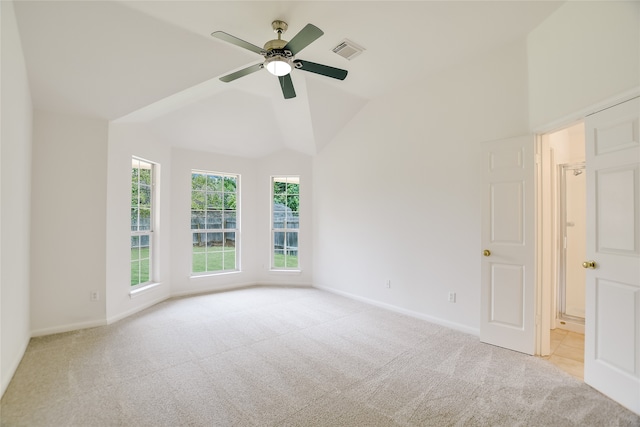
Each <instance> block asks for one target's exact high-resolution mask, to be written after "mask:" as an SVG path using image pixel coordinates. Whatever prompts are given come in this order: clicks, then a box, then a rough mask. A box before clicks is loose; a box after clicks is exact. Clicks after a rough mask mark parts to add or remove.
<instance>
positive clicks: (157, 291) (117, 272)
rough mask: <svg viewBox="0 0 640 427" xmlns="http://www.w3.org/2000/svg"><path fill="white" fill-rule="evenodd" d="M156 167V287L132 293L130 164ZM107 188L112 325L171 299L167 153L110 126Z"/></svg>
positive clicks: (136, 131)
mask: <svg viewBox="0 0 640 427" xmlns="http://www.w3.org/2000/svg"><path fill="white" fill-rule="evenodd" d="M132 156H136V157H140V158H143V159H145V160H149V161H151V162H153V163H155V164H156V165H157V166H156V170H155V174H156V189H157V192H156V195H157V200H156V204H155V208H156V223H155V230H154V237H153V240H154V249H156V250H157V253H156V258H155V259H156V262H155V265H154V268H153V270H154V271H153V276H154V282H155V283H156V284H157V286H154V287H152V288H149V289H148V290H145V291H141V292H139V293H136V294H133V295H132V294H130V292H131V279H130V269H131V264H130V262H131V259H130V258H131V255H130V254H131V252H130V247H131V240H130V238H131V233H130V230H131V217H130V213H129V211H130V209H131V158H132ZM108 159H109V160H108V168H107V174H108V182H107V207H106V208H107V218H106V220H107V223H106V227H107V236H106V239H107V249H106V251H107V253H106V290H107V295H106V301H107V307H106V309H107V320H108V321H109V322H113V321H115V320H118V319H121V318H123V317H126V316H127V315H130V314H132V313H135V312H137V311H139V310H142V309H144V308H146V307H149V306H151V305H153V304H155V303H157V302H159V301H162V300H164V299H166V298H168V297H169V294H170V286H171V258H170V255H171V253H170V248H171V227H172V223H171V192H170V189H171V149H170V148H169V147H168V146H166V145H165V144H163V143H161V142H160V141H158V140H157V139H156V138H154V137H153V136H151V135H150V134H149V133H148V132H147V131H146V130H145V129H144V128H142V127H140V126H136V125H130V124H129V125H127V124H117V123H111V124H110V125H109V148H108Z"/></svg>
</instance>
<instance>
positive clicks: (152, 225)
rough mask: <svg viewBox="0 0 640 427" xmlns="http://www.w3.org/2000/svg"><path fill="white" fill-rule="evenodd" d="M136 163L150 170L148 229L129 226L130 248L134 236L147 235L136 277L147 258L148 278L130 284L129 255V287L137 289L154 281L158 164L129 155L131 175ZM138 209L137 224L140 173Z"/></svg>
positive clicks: (131, 260)
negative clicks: (145, 254) (144, 249)
mask: <svg viewBox="0 0 640 427" xmlns="http://www.w3.org/2000/svg"><path fill="white" fill-rule="evenodd" d="M136 162H137V164H138V169H139V170H140V169H141V168H140V163H145V164H148V165H149V166H150V171H151V177H150V193H149V197H150V199H151V200H150V203H149V229H148V230H136V231H133V230H131V226H130V238H129V246H130V248H131V249H132V248H133V247H132V243H133V239H134V238H135V237H137V238H138V239H139V240H141V239H142V238H143V237H144V236H147V238H148V242H149V243H148V247H149V253H148V256H147V258H140V257H139V258H138V264H139V266H138V278H140V275H141V270H142V260H143V259H148V261H149V267H148V280H146V281H144V282H138V283H136V284H131V278H132V272H133V271H132V270H133V262H134V261H135V260H133V259H132V257H131V255H130V257H129V289H130V290H132V291H133V290H137V289H140V288H143V287H146V286H148V285H150V284H153V283H155V279H156V278H155V264H156V263H155V253H156V250H155V240H156V239H155V229H156V222H157V219H156V211H157V209H156V208H157V205H156V203H157V199H158V197H157V188H156V187H157V186H156V182H157V170H158V164H157V163H155V162H152V161H150V160H147V159H144V158H142V157H138V156H131V177H133V168H134V163H136ZM131 184H133V181H131ZM132 196H133V195H132V194H130V195H129V199H131V198H132ZM135 208H137V209H138V224H139V218H140V217H139V209H140V175H138V203H137V205H136V207H135ZM130 209H134V206H133V205H131V206H130ZM138 247H139V248H142V246H141V245H140V244H139V245H138Z"/></svg>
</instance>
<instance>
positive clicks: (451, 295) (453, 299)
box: [449, 292, 456, 302]
mask: <svg viewBox="0 0 640 427" xmlns="http://www.w3.org/2000/svg"><path fill="white" fill-rule="evenodd" d="M449 302H456V293H455V292H449Z"/></svg>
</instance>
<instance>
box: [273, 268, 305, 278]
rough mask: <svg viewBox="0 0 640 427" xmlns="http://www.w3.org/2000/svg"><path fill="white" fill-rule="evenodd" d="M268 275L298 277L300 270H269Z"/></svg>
mask: <svg viewBox="0 0 640 427" xmlns="http://www.w3.org/2000/svg"><path fill="white" fill-rule="evenodd" d="M269 274H272V275H283V276H299V275H301V274H302V270H287V269H279V268H271V269H269Z"/></svg>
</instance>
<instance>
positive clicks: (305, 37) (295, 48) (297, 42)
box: [284, 24, 324, 56]
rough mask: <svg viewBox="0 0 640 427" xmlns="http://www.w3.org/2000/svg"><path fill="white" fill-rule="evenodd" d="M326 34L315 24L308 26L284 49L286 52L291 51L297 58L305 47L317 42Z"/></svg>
mask: <svg viewBox="0 0 640 427" xmlns="http://www.w3.org/2000/svg"><path fill="white" fill-rule="evenodd" d="M323 34H324V32H323V31H322V30H321V29H320V28H318V27H316V26H315V25H313V24H307V25H306V26H305V27H304V28H303V29H302V30H300V32H299V33H298V34H296V35H295V36H293V38H292V39H291V40H290V41H289V43H287V45H286V46H285V47H284V50H288V51H291V53H292V54H293V55H294V56H295V55H297V54H298V52H300V51H301V50H302V49H304V48H305V47H307V46H309V45H310V44H311V43H312V42H313V41H315V40H317V39H318V38H319V37H320V36H321V35H323Z"/></svg>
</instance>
